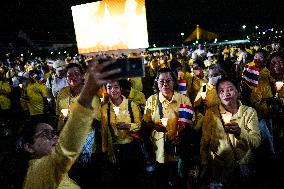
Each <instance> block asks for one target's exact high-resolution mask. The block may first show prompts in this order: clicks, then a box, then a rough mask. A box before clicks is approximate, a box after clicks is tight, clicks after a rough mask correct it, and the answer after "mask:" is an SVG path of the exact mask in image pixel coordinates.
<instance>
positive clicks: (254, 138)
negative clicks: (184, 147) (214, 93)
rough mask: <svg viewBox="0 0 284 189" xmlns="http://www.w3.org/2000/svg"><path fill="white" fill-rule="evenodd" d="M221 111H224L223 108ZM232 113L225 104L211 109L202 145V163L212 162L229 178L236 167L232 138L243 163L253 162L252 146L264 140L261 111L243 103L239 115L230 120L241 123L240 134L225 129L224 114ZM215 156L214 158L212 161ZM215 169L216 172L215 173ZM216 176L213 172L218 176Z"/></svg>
mask: <svg viewBox="0 0 284 189" xmlns="http://www.w3.org/2000/svg"><path fill="white" fill-rule="evenodd" d="M219 110H220V111H219ZM224 114H230V113H229V112H227V111H226V110H225V108H224V107H223V106H222V105H217V106H213V107H211V108H209V109H208V110H207V111H206V114H205V117H204V123H203V126H202V139H201V146H200V157H201V164H203V165H208V163H209V161H212V163H213V164H214V167H215V168H216V170H213V173H216V175H218V176H221V177H222V178H219V179H221V180H222V179H225V180H226V179H229V178H230V177H231V176H232V175H231V174H230V173H232V170H233V167H234V153H233V150H232V148H231V146H230V143H229V140H228V136H229V137H230V139H231V141H232V143H233V146H234V148H235V151H236V156H237V158H238V159H237V160H238V161H239V162H240V163H241V164H248V163H251V161H252V149H255V148H256V147H258V145H259V144H260V142H261V138H260V131H259V126H258V118H257V113H256V110H255V109H254V108H251V107H248V106H245V105H242V104H241V103H240V102H239V109H238V112H237V113H236V114H235V115H231V116H232V117H231V121H230V122H237V123H238V125H239V127H240V128H241V134H240V136H239V137H237V136H235V135H231V134H227V133H226V132H225V131H224V128H223V125H222V122H221V119H220V115H221V116H223V115H224ZM211 159H213V160H211ZM214 171H215V172H214ZM216 175H213V177H214V176H216Z"/></svg>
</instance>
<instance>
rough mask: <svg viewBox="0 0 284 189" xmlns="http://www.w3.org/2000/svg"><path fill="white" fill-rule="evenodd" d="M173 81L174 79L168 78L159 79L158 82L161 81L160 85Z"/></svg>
mask: <svg viewBox="0 0 284 189" xmlns="http://www.w3.org/2000/svg"><path fill="white" fill-rule="evenodd" d="M172 82H173V80H172V79H167V80H165V79H158V83H159V84H160V85H164V84H170V83H172Z"/></svg>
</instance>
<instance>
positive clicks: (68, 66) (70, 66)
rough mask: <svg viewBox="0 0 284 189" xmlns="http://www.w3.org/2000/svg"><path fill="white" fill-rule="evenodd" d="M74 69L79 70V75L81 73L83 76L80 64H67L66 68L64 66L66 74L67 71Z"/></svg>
mask: <svg viewBox="0 0 284 189" xmlns="http://www.w3.org/2000/svg"><path fill="white" fill-rule="evenodd" d="M74 67H76V68H79V70H80V73H81V74H84V71H83V69H82V67H81V65H80V64H77V63H69V64H67V66H66V72H67V71H68V70H69V69H71V68H74Z"/></svg>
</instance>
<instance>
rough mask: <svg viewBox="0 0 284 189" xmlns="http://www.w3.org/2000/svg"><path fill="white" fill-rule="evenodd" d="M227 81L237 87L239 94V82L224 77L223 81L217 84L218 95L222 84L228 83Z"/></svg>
mask: <svg viewBox="0 0 284 189" xmlns="http://www.w3.org/2000/svg"><path fill="white" fill-rule="evenodd" d="M226 81H228V82H230V83H232V84H233V85H234V86H235V87H236V89H237V91H238V92H239V91H240V88H239V85H238V82H237V80H236V79H235V78H233V77H222V78H221V79H219V80H218V82H217V84H216V90H217V94H218V91H219V86H220V84H221V83H223V82H226Z"/></svg>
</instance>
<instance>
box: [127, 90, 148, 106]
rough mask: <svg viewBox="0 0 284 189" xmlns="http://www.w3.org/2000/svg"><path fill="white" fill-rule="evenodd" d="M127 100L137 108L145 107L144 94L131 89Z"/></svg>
mask: <svg viewBox="0 0 284 189" xmlns="http://www.w3.org/2000/svg"><path fill="white" fill-rule="evenodd" d="M128 99H130V100H132V101H134V102H135V103H136V104H137V105H138V106H139V107H141V108H144V107H145V105H146V98H145V95H144V93H142V92H140V91H138V90H136V89H134V88H132V87H131V90H130V93H129V95H128Z"/></svg>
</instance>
